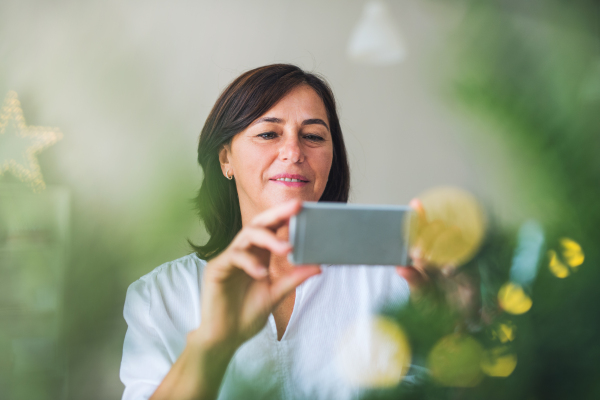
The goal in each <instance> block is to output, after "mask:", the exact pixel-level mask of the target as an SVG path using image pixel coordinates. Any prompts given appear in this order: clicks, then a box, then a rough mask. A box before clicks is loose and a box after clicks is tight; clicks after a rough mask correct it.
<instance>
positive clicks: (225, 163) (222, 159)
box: [219, 144, 233, 176]
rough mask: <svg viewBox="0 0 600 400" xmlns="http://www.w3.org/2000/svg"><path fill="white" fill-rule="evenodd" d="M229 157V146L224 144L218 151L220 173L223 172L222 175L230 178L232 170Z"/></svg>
mask: <svg viewBox="0 0 600 400" xmlns="http://www.w3.org/2000/svg"><path fill="white" fill-rule="evenodd" d="M230 155H231V146H229V145H228V144H224V145H223V146H221V150H219V163H220V164H221V171H223V175H225V176H227V175H229V176H232V175H233V168H232V167H231V163H230V162H229V159H230Z"/></svg>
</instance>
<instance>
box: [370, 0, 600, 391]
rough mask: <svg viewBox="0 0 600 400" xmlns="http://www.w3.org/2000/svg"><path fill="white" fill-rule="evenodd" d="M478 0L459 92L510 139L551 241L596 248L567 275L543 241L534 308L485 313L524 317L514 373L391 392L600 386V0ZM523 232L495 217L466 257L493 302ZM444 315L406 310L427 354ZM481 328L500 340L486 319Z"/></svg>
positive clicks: (468, 22)
mask: <svg viewBox="0 0 600 400" xmlns="http://www.w3.org/2000/svg"><path fill="white" fill-rule="evenodd" d="M467 10H468V11H467V13H466V16H465V19H464V21H463V23H462V26H461V28H460V31H459V32H458V35H457V38H458V40H459V41H460V44H459V45H458V47H459V53H458V54H459V61H458V63H457V68H456V70H455V71H453V73H454V80H453V82H452V84H453V86H452V94H453V97H454V99H455V100H456V101H457V102H458V103H460V104H462V106H463V108H464V109H466V110H467V111H468V112H469V113H470V114H471V115H477V116H479V118H480V119H481V120H483V121H484V122H485V123H487V124H488V125H490V124H491V125H493V126H495V129H494V132H496V134H497V135H499V137H500V139H501V140H502V141H503V142H505V143H506V144H507V145H508V149H509V152H510V157H511V158H510V163H511V168H512V171H511V172H510V173H512V174H514V175H516V176H517V179H518V182H519V192H520V193H519V194H518V198H519V200H520V203H519V207H521V208H523V209H524V210H525V211H526V213H527V214H528V215H531V217H533V218H535V219H537V220H538V221H539V222H540V223H541V224H542V225H543V227H544V231H545V236H546V243H545V248H546V249H557V248H559V239H560V238H561V237H569V238H572V239H574V240H576V241H577V242H578V243H580V244H581V246H582V247H583V250H584V252H585V256H586V259H585V262H584V263H583V265H582V266H581V267H579V268H578V270H577V271H576V272H575V273H573V274H571V275H570V276H568V277H566V278H564V279H559V278H557V277H556V276H554V275H553V274H551V273H550V271H549V269H548V257H547V256H546V254H545V252H544V253H543V254H542V257H541V260H540V269H539V273H538V275H537V279H536V280H535V282H534V283H533V285H532V286H531V287H530V288H527V291H528V292H529V294H530V295H531V298H532V299H533V307H532V308H531V310H530V311H529V312H528V313H525V314H523V315H519V316H507V314H498V313H496V315H493V317H494V318H495V321H496V322H493V321H494V320H491V321H490V320H488V321H485V323H484V324H483V325H484V326H485V325H486V324H490V323H492V326H493V324H494V323H497V321H502V320H507V319H509V317H510V320H511V321H512V323H514V324H515V325H516V327H517V329H516V335H515V336H516V338H515V340H514V342H513V343H511V346H512V348H513V351H515V352H516V354H517V356H518V363H517V367H516V369H515V370H514V372H513V373H512V374H511V375H510V376H508V377H507V378H490V377H487V378H485V379H484V380H483V382H482V383H481V384H480V385H478V386H476V387H474V388H444V387H442V386H440V385H438V384H436V383H434V382H433V381H432V380H431V379H426V383H424V384H423V385H422V386H420V387H418V388H417V389H415V388H414V387H412V386H410V385H404V386H405V387H404V389H402V385H401V386H400V387H399V388H398V389H397V390H396V391H393V392H392V393H388V395H389V396H387V397H389V398H396V397H397V396H399V397H402V398H419V399H423V398H426V399H438V398H448V399H459V398H460V399H482V398H485V399H507V398H510V399H554V398H556V399H564V398H576V399H588V398H589V399H592V398H598V397H599V396H600V383H598V380H597V379H596V376H597V375H598V372H599V371H600V367H599V365H598V360H600V343H599V341H598V340H597V332H598V331H600V313H598V311H597V307H598V304H600V291H599V290H598V287H597V285H598V282H600V279H599V278H600V270H599V269H598V268H597V265H598V260H599V257H600V254H599V253H600V249H599V248H598V246H597V243H598V242H599V241H600V207H598V199H599V198H600V185H599V182H600V158H599V157H598V154H600V118H598V110H600V4H599V3H597V2H591V1H575V2H566V1H552V0H548V1H534V2H527V3H523V2H514V1H499V0H498V1H496V0H491V1H485V2H482V1H473V2H468V3H467ZM515 239H516V230H515V227H510V226H509V227H507V226H497V225H496V226H492V227H491V229H490V232H489V235H488V239H487V242H486V244H485V245H484V246H483V247H482V249H481V250H480V252H479V254H478V256H477V257H476V258H475V259H474V260H473V261H471V262H470V263H468V264H467V265H465V266H464V267H463V268H464V269H466V270H469V269H471V270H472V267H473V266H474V265H476V266H477V271H478V272H479V273H478V274H477V275H479V277H480V280H481V284H482V295H483V301H484V310H486V304H487V307H488V308H490V307H491V308H492V309H493V308H494V307H496V308H497V306H496V304H495V303H496V301H495V296H496V293H497V290H498V288H499V287H500V285H502V284H503V283H504V282H506V281H507V280H508V279H509V268H510V265H511V256H512V252H513V251H514V249H515ZM436 307H438V308H439V307H442V306H441V305H438V306H436ZM499 312H501V310H499ZM417 315H418V317H417ZM440 315H446V316H447V315H450V314H449V311H447V312H441V313H440V309H437V311H434V312H429V313H427V312H425V313H421V314H419V310H418V307H416V306H415V305H414V304H413V305H411V307H409V308H407V309H405V310H403V311H402V312H401V313H400V315H398V320H399V321H401V322H402V323H403V324H404V325H406V326H407V327H408V328H407V329H408V330H409V331H410V333H411V334H410V336H411V339H412V341H413V346H414V350H415V353H416V354H419V353H420V354H421V355H425V354H427V351H429V350H430V349H431V346H432V344H431V343H432V341H433V339H432V337H431V336H432V332H436V333H435V334H434V335H433V336H437V337H441V335H443V334H447V333H450V332H451V331H452V329H453V328H454V329H456V323H455V324H452V323H450V324H449V323H448V321H447V318H441V317H440ZM415 318H418V319H419V321H418V322H417V323H416V322H415ZM440 321H442V322H440ZM455 321H457V319H456V320H455ZM473 334H474V335H475V336H476V337H477V338H478V339H479V340H480V342H481V343H483V344H484V346H485V345H486V344H489V340H490V337H489V335H486V334H485V329H484V330H483V331H478V330H475V332H474V333H473ZM374 397H378V396H374ZM383 397H386V396H385V395H384V396H383Z"/></svg>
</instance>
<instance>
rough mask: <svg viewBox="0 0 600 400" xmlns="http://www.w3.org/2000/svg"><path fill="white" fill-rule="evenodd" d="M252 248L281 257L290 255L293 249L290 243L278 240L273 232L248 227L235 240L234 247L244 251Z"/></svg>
mask: <svg viewBox="0 0 600 400" xmlns="http://www.w3.org/2000/svg"><path fill="white" fill-rule="evenodd" d="M252 246H256V247H259V248H262V249H267V250H269V251H271V252H273V253H276V254H281V255H285V254H287V253H289V251H290V250H291V249H292V246H291V245H290V244H289V243H288V242H286V241H285V240H281V239H279V238H277V236H275V234H274V233H273V232H272V231H270V230H268V229H265V228H255V227H248V228H245V229H244V230H243V231H242V232H241V233H240V235H238V237H237V238H236V239H235V243H234V247H235V248H237V249H240V250H242V251H244V250H248V249H250V248H251V247H252Z"/></svg>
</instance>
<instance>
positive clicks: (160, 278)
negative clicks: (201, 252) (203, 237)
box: [128, 253, 206, 292]
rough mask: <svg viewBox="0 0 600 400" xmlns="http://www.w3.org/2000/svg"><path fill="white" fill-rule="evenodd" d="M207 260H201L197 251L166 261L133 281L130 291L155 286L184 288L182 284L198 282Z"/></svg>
mask: <svg viewBox="0 0 600 400" xmlns="http://www.w3.org/2000/svg"><path fill="white" fill-rule="evenodd" d="M205 266H206V261H204V260H201V259H200V258H198V256H197V255H196V254H195V253H192V254H188V255H187V256H184V257H181V258H178V259H177V260H173V261H169V262H166V263H164V264H162V265H160V266H158V267H156V268H155V269H154V270H152V271H151V272H149V273H147V274H146V275H144V276H142V277H141V278H139V279H138V280H137V281H135V282H133V283H132V284H131V285H130V286H129V289H128V292H129V291H136V290H144V289H146V288H155V289H158V290H173V289H175V288H178V289H182V285H185V284H188V283H198V282H199V279H200V277H201V276H202V272H203V270H204V267H205Z"/></svg>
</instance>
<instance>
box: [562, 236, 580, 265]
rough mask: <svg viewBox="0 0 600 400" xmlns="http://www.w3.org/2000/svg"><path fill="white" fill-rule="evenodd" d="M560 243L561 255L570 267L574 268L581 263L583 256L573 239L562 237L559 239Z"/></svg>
mask: <svg viewBox="0 0 600 400" xmlns="http://www.w3.org/2000/svg"><path fill="white" fill-rule="evenodd" d="M560 245H561V247H562V254H563V257H564V259H565V261H566V262H567V264H569V266H570V267H572V268H576V267H578V266H580V265H581V264H583V261H584V260H585V256H584V254H583V249H582V248H581V246H580V245H579V243H577V242H576V241H574V240H573V239H569V238H562V239H560Z"/></svg>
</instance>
